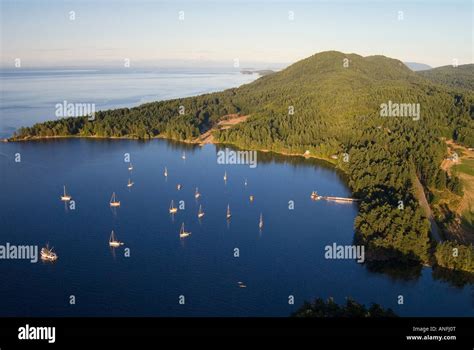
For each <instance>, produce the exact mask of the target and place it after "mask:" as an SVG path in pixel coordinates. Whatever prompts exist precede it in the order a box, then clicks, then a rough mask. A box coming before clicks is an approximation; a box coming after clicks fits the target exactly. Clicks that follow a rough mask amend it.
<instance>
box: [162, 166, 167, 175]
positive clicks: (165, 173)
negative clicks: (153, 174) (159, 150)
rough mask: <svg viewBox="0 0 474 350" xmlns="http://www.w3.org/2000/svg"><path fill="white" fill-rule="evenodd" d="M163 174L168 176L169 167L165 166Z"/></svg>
mask: <svg viewBox="0 0 474 350" xmlns="http://www.w3.org/2000/svg"><path fill="white" fill-rule="evenodd" d="M163 175H165V177H168V169H167V168H166V167H165V172H164V173H163Z"/></svg>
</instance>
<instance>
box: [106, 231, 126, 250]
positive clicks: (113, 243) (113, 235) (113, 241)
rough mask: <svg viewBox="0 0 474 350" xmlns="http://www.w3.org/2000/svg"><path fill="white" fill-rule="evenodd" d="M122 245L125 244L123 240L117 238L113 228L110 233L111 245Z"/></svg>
mask: <svg viewBox="0 0 474 350" xmlns="http://www.w3.org/2000/svg"><path fill="white" fill-rule="evenodd" d="M121 245H123V242H120V241H119V240H117V238H116V237H115V233H114V231H113V230H112V233H111V234H110V238H109V246H111V247H114V248H116V247H120V246H121Z"/></svg>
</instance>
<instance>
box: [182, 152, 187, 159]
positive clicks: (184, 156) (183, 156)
mask: <svg viewBox="0 0 474 350" xmlns="http://www.w3.org/2000/svg"><path fill="white" fill-rule="evenodd" d="M181 158H182V159H183V160H185V159H186V153H185V152H183V155H182V156H181Z"/></svg>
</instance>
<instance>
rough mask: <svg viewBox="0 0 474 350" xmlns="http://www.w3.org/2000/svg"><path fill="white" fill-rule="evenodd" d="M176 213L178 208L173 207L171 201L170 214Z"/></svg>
mask: <svg viewBox="0 0 474 350" xmlns="http://www.w3.org/2000/svg"><path fill="white" fill-rule="evenodd" d="M177 212H178V208H176V207H175V206H174V201H171V205H170V214H176V213H177Z"/></svg>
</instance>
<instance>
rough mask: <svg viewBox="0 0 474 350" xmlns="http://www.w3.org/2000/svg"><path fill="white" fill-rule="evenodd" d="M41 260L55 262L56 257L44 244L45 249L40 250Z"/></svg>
mask: <svg viewBox="0 0 474 350" xmlns="http://www.w3.org/2000/svg"><path fill="white" fill-rule="evenodd" d="M41 259H42V260H45V261H56V260H57V259H58V255H57V254H56V253H55V252H54V251H53V248H49V246H48V244H46V247H44V248H41Z"/></svg>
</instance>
